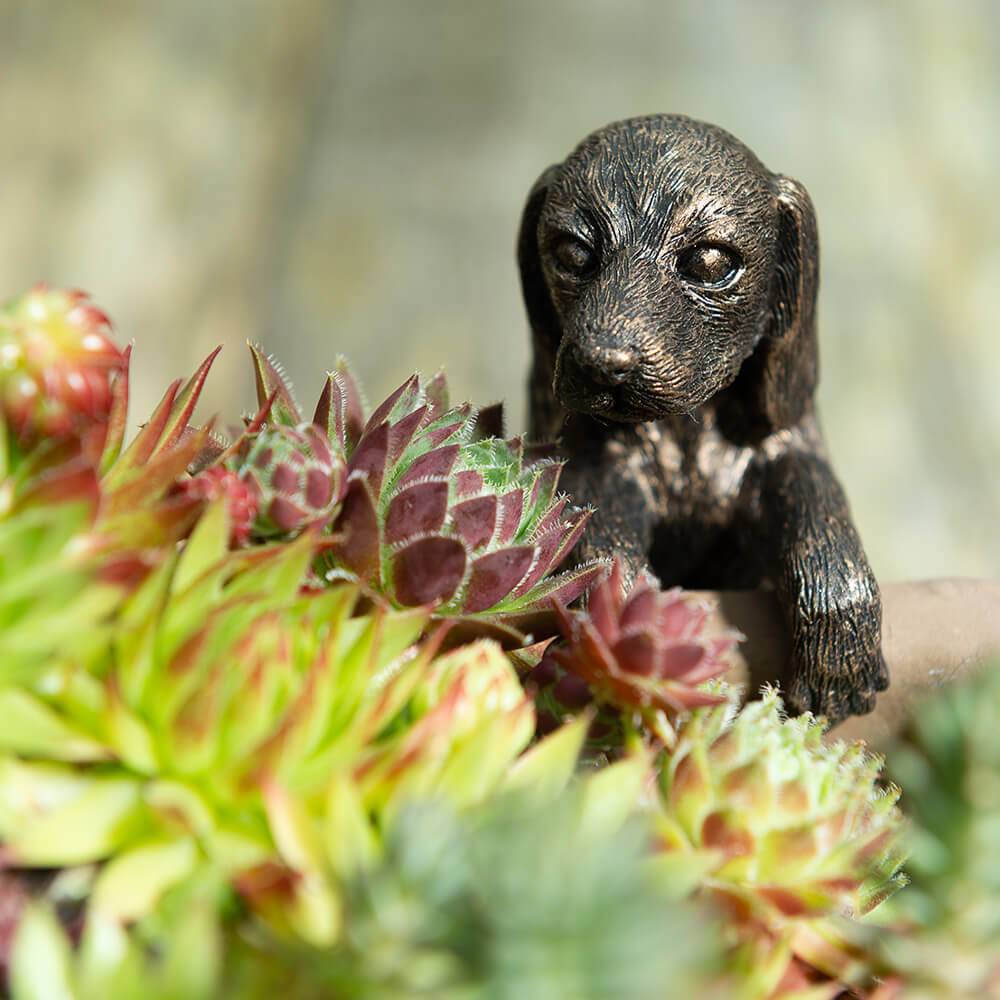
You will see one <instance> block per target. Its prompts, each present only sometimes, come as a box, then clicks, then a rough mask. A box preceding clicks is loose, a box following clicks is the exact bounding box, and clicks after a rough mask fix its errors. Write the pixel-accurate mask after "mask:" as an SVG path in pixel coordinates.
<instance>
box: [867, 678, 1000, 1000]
mask: <svg viewBox="0 0 1000 1000" xmlns="http://www.w3.org/2000/svg"><path fill="white" fill-rule="evenodd" d="M998 728H1000V670H998V669H997V666H996V665H995V664H993V665H988V666H986V667H984V668H983V670H982V671H981V672H980V673H979V675H978V676H976V677H974V678H969V679H968V680H966V681H964V682H963V683H961V684H955V685H953V686H949V687H948V688H941V689H939V690H936V691H935V692H934V696H933V698H929V699H927V700H926V701H925V702H924V703H923V704H921V705H920V706H919V707H918V708H917V710H916V712H915V714H914V717H913V719H912V720H911V722H910V723H909V725H908V726H907V729H906V730H905V731H904V733H903V735H902V736H901V738H900V739H898V740H897V741H896V742H895V743H894V744H893V745H892V746H890V747H888V748H887V763H888V771H889V774H890V775H891V776H892V777H893V779H894V780H896V781H898V782H900V784H901V785H902V787H903V789H904V795H903V800H902V803H903V806H904V810H905V811H906V813H907V814H908V816H909V817H910V818H911V819H912V821H913V826H914V829H913V832H912V835H911V837H910V847H911V855H910V859H909V861H908V862H907V869H908V871H909V873H910V874H911V876H912V884H911V885H910V886H909V887H908V888H907V890H906V892H904V893H900V894H899V896H898V897H894V898H893V900H892V901H891V915H890V918H889V920H888V926H889V929H890V930H891V931H892V933H887V934H886V935H885V936H884V938H883V942H882V944H883V952H884V956H885V959H886V961H887V962H888V963H889V965H890V967H892V968H894V969H895V970H896V972H897V974H898V975H899V976H900V977H901V978H902V980H903V981H904V982H905V983H906V988H905V989H904V990H902V992H901V995H902V996H903V997H909V998H913V1000H944V998H945V997H948V998H955V1000H972V998H973V997H977V998H978V997H982V998H995V997H1000V865H998V864H997V859H996V858H997V855H996V844H997V838H998V834H1000V783H998V775H1000V742H998V740H997V730H998Z"/></svg>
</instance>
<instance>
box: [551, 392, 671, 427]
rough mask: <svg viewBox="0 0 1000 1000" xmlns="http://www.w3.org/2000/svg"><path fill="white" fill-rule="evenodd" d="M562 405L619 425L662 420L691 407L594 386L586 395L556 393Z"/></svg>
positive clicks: (573, 410)
mask: <svg viewBox="0 0 1000 1000" xmlns="http://www.w3.org/2000/svg"><path fill="white" fill-rule="evenodd" d="M556 398H557V399H558V401H559V403H560V405H562V406H563V407H564V408H565V409H567V410H571V411H572V412H574V413H583V414H585V415H586V416H588V417H593V418H594V419H596V420H607V421H610V422H611V423H616V424H641V423H645V422H646V421H649V420H659V419H660V418H661V417H666V416H668V415H670V414H672V413H683V412H685V411H686V410H687V409H690V407H686V406H678V407H673V406H670V405H669V403H665V402H664V401H659V400H657V401H654V400H651V399H646V398H638V399H636V398H631V397H630V396H629V395H625V394H622V393H620V392H615V391H613V390H610V391H601V390H599V389H594V390H593V391H592V392H589V393H587V394H586V395H582V394H580V393H578V392H567V393H559V392H557V393H556Z"/></svg>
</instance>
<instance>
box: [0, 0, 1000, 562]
mask: <svg viewBox="0 0 1000 1000" xmlns="http://www.w3.org/2000/svg"><path fill="white" fill-rule="evenodd" d="M655 111H681V112H685V113H687V114H691V115H694V116H696V117H701V118H705V119H708V120H711V121H714V122H716V123H718V124H720V125H722V126H724V127H726V128H728V129H729V130H730V131H732V132H734V133H735V134H736V135H738V136H739V137H740V138H742V139H743V140H744V141H746V142H747V143H748V144H749V145H750V146H751V147H752V148H753V149H754V150H756V151H757V153H758V154H759V155H760V157H761V158H762V159H763V160H764V162H765V163H767V164H768V165H769V166H770V167H771V168H772V169H775V170H780V171H782V172H784V173H788V174H791V175H793V176H795V177H798V178H799V179H800V180H802V181H803V182H804V183H805V184H806V186H807V187H808V188H809V190H810V192H811V194H812V196H813V199H814V201H815V203H816V206H817V210H818V214H819V222H820V233H821V240H822V246H823V267H822V291H821V299H820V321H821V343H822V362H823V375H822V383H821V393H820V402H821V409H822V415H823V418H824V422H825V426H826V431H827V436H828V438H829V441H830V446H831V450H832V452H833V456H834V459H835V462H836V465H837V467H838V469H839V471H840V473H841V476H842V478H843V480H844V481H845V484H846V486H847V490H848V493H849V495H850V497H851V500H852V504H853V507H854V510H855V515H856V518H857V521H858V523H859V526H860V529H861V533H862V536H863V538H864V540H865V542H866V545H867V548H868V550H869V554H870V556H871V558H872V562H873V564H874V566H875V569H876V572H877V573H878V574H879V575H880V576H881V577H883V578H884V579H896V578H902V577H925V576H932V575H955V574H977V575H987V576H996V575H997V574H998V569H1000V536H998V533H997V531H996V529H995V525H996V520H997V513H998V511H1000V473H998V471H997V456H998V453H1000V391H998V374H1000V373H998V367H1000V323H998V320H997V314H998V304H1000V303H998V300H1000V291H998V287H1000V235H998V234H1000V199H998V198H997V197H996V184H997V177H998V166H997V165H998V163H1000V4H997V3H996V2H995V0H951V2H949V3H947V4H944V3H939V2H936V0H913V2H905V0H896V2H891V0H886V2H881V3H870V2H866V0H837V2H830V3H826V2H823V3H819V2H817V3H804V2H802V0H757V2H754V3H743V2H738V0H731V2H723V0H679V2H666V0H662V2H654V0H605V2H600V0H507V2H495V3H487V2H476V0H339V2H338V0H282V2H280V3H276V2H273V0H242V2H235V0H234V2H225V0H219V2H214V3H205V2H204V0H163V2H159V3H133V2H130V0H64V2H56V0H0V137H2V141H0V297H2V298H6V297H8V296H11V295H14V294H16V293H18V292H19V291H20V290H22V289H23V288H25V287H27V286H28V285H30V284H32V283H33V282H34V281H36V280H37V279H39V278H44V279H47V280H48V281H49V282H50V283H52V284H56V285H62V284H69V285H74V286H78V287H82V288H85V289H87V290H89V291H90V292H92V293H93V295H94V297H95V299H96V300H97V302H98V303H100V304H101V305H102V306H103V307H104V308H105V309H106V310H107V311H108V312H109V313H110V314H111V315H112V317H113V319H114V320H115V323H116V325H117V328H118V331H119V334H120V336H121V337H122V338H123V339H134V340H135V342H136V351H135V357H134V370H135V375H136V387H137V393H136V404H135V408H134V409H133V418H134V421H136V422H137V421H138V420H140V419H141V418H142V417H143V416H144V415H146V414H148V413H149V411H150V408H151V407H152V405H153V404H154V402H155V398H156V397H157V396H158V395H159V393H160V392H161V391H162V389H163V388H164V387H165V385H166V383H167V381H168V380H169V379H172V378H174V377H177V376H180V375H186V374H188V373H189V372H190V371H191V370H192V369H193V368H194V367H195V365H196V364H197V363H198V362H199V361H200V360H201V359H202V357H203V356H204V355H205V354H206V353H207V352H208V350H209V349H210V348H211V347H213V346H215V345H216V344H219V343H221V344H224V345H225V350H224V352H223V354H222V357H221V358H220V360H219V361H218V362H217V365H216V370H215V372H214V375H213V378H212V380H211V382H210V387H209V392H208V394H207V397H206V409H207V410H209V411H218V412H220V413H222V414H224V415H225V416H226V418H227V419H228V421H229V422H235V421H236V420H237V418H238V417H239V415H240V413H241V412H243V411H244V410H247V409H249V408H250V406H251V403H252V384H251V378H250V369H249V364H248V359H247V354H246V349H245V346H244V344H245V341H246V340H247V339H253V340H258V341H260V342H262V343H263V344H264V345H265V346H266V348H267V349H268V350H270V351H272V352H274V353H276V354H277V355H278V356H279V357H280V358H281V359H283V360H284V362H285V366H286V368H287V370H288V372H289V374H290V375H291V377H292V378H293V380H294V382H295V384H296V386H297V387H298V395H299V397H300V399H301V401H302V402H303V405H307V404H308V405H311V403H312V400H313V399H314V397H315V396H316V394H318V392H319V389H320V386H321V383H322V378H323V372H324V370H325V369H326V368H328V367H331V366H332V365H333V363H334V360H335V358H336V356H337V355H338V354H340V353H343V354H346V355H347V356H348V357H349V358H350V359H351V360H352V362H353V364H354V367H355V369H356V370H357V371H358V373H359V374H360V376H361V379H362V381H363V382H364V384H365V385H366V387H367V390H368V395H369V398H370V399H372V400H377V399H378V398H381V396H382V395H383V394H385V393H386V392H388V391H389V390H390V389H391V388H393V387H394V386H395V385H396V384H397V383H398V382H400V381H402V379H403V378H404V377H405V376H406V375H408V374H409V373H410V372H411V370H413V369H415V368H420V369H423V370H424V371H427V372H430V371H433V370H435V369H437V368H438V367H439V366H441V365H445V366H446V368H447V370H448V373H449V378H450V381H451V384H452V387H453V396H455V397H458V398H471V399H473V400H474V401H476V402H479V403H485V402H489V401H491V400H495V399H498V398H503V399H505V400H506V401H507V404H508V429H509V430H510V431H512V432H513V431H517V430H520V429H521V427H522V426H523V417H524V404H523V384H524V378H525V372H526V369H527V364H528V340H527V334H526V325H525V321H524V317H523V313H522V308H521V302H520V291H519V286H518V280H517V274H516V270H515V265H514V256H513V243H514V234H515V231H516V228H517V224H518V220H519V215H520V211H521V206H522V203H523V200H524V196H525V194H526V193H527V191H528V189H529V187H530V186H531V184H532V183H533V181H534V180H535V178H536V176H537V175H538V174H539V173H540V172H541V170H542V169H543V168H544V167H545V166H546V165H548V164H549V163H551V162H554V161H556V160H559V159H561V158H562V157H563V156H564V155H565V154H566V153H567V152H568V151H569V149H570V148H571V147H572V146H573V145H575V143H576V142H577V140H579V139H580V138H581V137H582V136H583V135H584V134H586V133H587V132H589V131H591V130H592V129H594V128H596V127H598V126H600V125H602V124H604V123H606V122H608V121H611V120H613V119H616V118H622V117H627V116H630V115H634V114H640V113H647V112H655Z"/></svg>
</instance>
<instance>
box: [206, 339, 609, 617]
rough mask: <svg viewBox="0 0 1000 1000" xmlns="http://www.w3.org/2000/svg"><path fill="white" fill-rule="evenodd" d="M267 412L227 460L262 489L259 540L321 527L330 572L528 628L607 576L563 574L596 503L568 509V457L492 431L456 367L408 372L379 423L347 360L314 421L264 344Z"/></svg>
mask: <svg viewBox="0 0 1000 1000" xmlns="http://www.w3.org/2000/svg"><path fill="white" fill-rule="evenodd" d="M253 359H254V366H255V371H256V376H257V379H256V381H257V395H258V402H259V404H260V410H259V412H258V414H257V416H256V417H255V418H254V419H253V420H252V421H250V422H249V424H248V426H247V428H246V430H245V431H244V432H243V434H242V435H241V436H240V437H239V438H238V440H237V441H236V443H235V444H234V445H233V446H231V447H230V448H229V449H228V451H227V452H226V453H225V455H224V456H223V457H222V461H223V462H224V463H225V464H226V467H227V468H230V469H231V470H232V471H233V472H235V473H236V475H237V476H238V477H239V478H240V479H241V480H242V481H243V482H244V483H246V484H247V486H248V487H249V488H250V489H251V490H252V492H253V494H254V496H255V497H256V499H257V502H258V513H257V516H256V519H255V521H254V522H253V526H252V528H251V534H252V535H253V536H254V537H256V538H261V539H273V538H281V537H289V536H291V535H294V534H295V533H297V532H299V531H302V530H304V529H306V528H310V527H316V528H318V529H320V530H321V531H324V532H325V533H326V534H327V535H328V538H327V539H326V540H325V541H324V544H323V554H322V558H321V560H320V564H319V568H320V570H321V572H322V575H323V576H324V577H325V578H326V579H328V580H337V579H343V578H347V579H352V580H356V581H360V582H362V583H364V584H366V585H367V586H368V587H369V588H371V589H372V590H374V591H376V592H377V593H379V594H381V595H382V596H384V597H385V598H386V599H387V600H389V601H390V602H391V603H392V604H393V605H394V606H395V607H399V608H403V607H416V606H421V605H428V606H432V607H433V609H434V614H435V616H436V617H440V618H453V619H461V620H474V621H478V622H480V623H481V624H486V623H492V624H493V625H495V626H499V627H500V628H503V627H504V626H507V627H508V628H509V629H521V630H528V629H531V628H532V627H534V626H535V625H536V624H537V623H538V622H539V620H542V619H545V618H548V617H550V616H551V606H550V602H551V600H552V599H553V598H558V599H560V600H562V601H566V602H569V601H572V600H573V599H575V598H576V597H579V596H580V594H582V593H583V591H584V590H585V589H586V587H587V584H588V583H589V582H590V581H591V580H592V579H594V577H595V576H596V575H597V574H598V572H599V568H598V567H596V566H583V567H579V568H577V569H576V570H574V571H571V572H568V573H565V574H563V575H562V576H559V577H553V576H552V572H553V570H554V569H555V568H556V567H557V566H558V565H559V563H560V562H561V561H562V560H563V559H564V558H565V557H566V556H567V555H568V554H569V551H570V549H572V547H573V545H574V544H575V543H576V540H577V539H578V538H579V536H580V534H581V532H582V531H583V528H584V524H585V522H586V519H587V516H588V515H587V512H585V511H572V512H567V503H568V501H567V499H566V498H565V497H559V496H558V495H557V493H556V487H557V484H558V480H559V471H560V466H559V464H558V463H555V462H551V461H544V460H541V461H530V460H526V455H525V449H524V445H523V443H522V442H521V441H520V440H519V439H516V438H515V439H512V440H509V441H504V440H501V439H499V438H485V439H484V438H483V437H482V436H481V433H480V424H479V422H478V421H477V414H476V412H475V411H474V410H473V408H472V407H471V406H470V405H469V404H468V403H466V404H463V405H462V406H458V407H450V406H449V403H448V391H447V385H446V383H445V380H444V377H443V375H441V374H439V375H437V376H435V377H434V378H433V379H430V380H427V381H424V380H422V379H420V378H419V377H418V376H416V375H414V376H412V377H411V378H409V379H407V381H406V382H405V383H403V385H401V386H400V387H399V388H398V389H397V390H396V391H395V392H393V393H392V394H391V395H390V396H389V397H388V398H387V399H386V400H385V401H384V402H383V403H382V404H381V405H379V406H378V407H376V409H375V411H374V412H373V413H372V414H371V416H370V417H369V418H368V420H367V421H364V420H363V418H362V406H361V401H360V394H359V392H358V389H357V385H356V383H355V381H354V379H353V378H352V376H351V374H350V372H349V370H348V369H347V366H346V365H345V364H344V363H343V362H340V363H339V364H338V366H337V369H336V370H335V371H334V372H332V373H331V374H330V375H329V376H328V377H327V382H326V385H325V386H324V389H323V392H322V394H321V396H320V399H319V402H318V404H317V406H316V410H315V412H314V414H313V418H312V421H311V422H307V421H305V420H304V418H303V416H302V414H301V412H300V411H299V409H298V407H297V405H296V403H295V401H294V398H293V396H292V392H291V388H290V386H289V385H288V383H287V380H286V379H285V378H284V376H283V374H282V372H281V370H280V369H279V368H278V367H277V366H276V365H275V364H274V363H273V362H272V361H270V360H269V359H268V358H265V357H264V356H263V355H262V354H261V353H260V351H259V350H257V349H256V348H255V349H253Z"/></svg>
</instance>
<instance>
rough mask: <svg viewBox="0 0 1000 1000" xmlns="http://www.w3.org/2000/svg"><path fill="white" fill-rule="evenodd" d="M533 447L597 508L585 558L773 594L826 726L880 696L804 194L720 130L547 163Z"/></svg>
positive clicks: (618, 145) (608, 138)
mask: <svg viewBox="0 0 1000 1000" xmlns="http://www.w3.org/2000/svg"><path fill="white" fill-rule="evenodd" d="M518 255H519V263H520V267H521V277H522V284H523V290H524V297H525V303H526V305H527V309H528V314H529V318H530V320H531V324H532V331H533V340H534V343H533V347H534V365H533V368H532V375H531V405H530V410H531V433H532V434H533V436H535V437H536V438H554V437H558V438H559V439H560V443H561V449H562V451H563V453H564V456H565V458H566V459H567V465H566V470H565V472H564V474H563V484H564V485H565V486H566V488H567V489H568V490H569V491H570V492H571V493H572V495H573V496H574V497H575V498H576V499H577V500H579V501H582V502H588V503H592V504H594V505H595V506H596V508H597V512H596V514H595V515H594V517H593V518H592V520H591V524H590V527H589V528H588V533H587V535H586V536H585V538H584V540H583V542H582V543H581V548H580V550H579V552H578V556H579V557H581V558H587V557H592V556H603V557H608V556H611V555H614V554H617V555H619V556H620V557H621V558H622V559H623V560H624V561H625V563H626V566H627V568H628V570H629V571H630V573H632V574H634V573H636V572H638V571H639V570H640V569H641V568H645V567H649V568H651V569H652V570H653V572H654V573H656V575H657V576H658V577H659V578H660V579H661V581H662V582H663V583H664V584H666V585H681V586H686V587H693V588H694V587H697V588H721V589H726V588H741V587H755V586H761V585H763V586H773V587H774V589H775V590H776V592H777V596H778V600H779V602H780V604H781V606H782V609H783V611H784V613H785V617H786V619H787V621H788V624H789V629H790V633H791V638H792V649H793V661H794V662H793V664H792V671H791V675H790V677H789V678H788V683H787V691H786V697H787V699H788V700H789V702H790V704H791V705H792V706H793V707H794V708H797V709H800V710H806V709H811V710H813V711H816V712H822V713H823V714H826V715H827V716H828V717H829V718H831V719H832V720H834V721H835V720H837V719H840V718H843V717H844V716H846V715H848V714H850V713H852V712H865V711H869V710H870V709H871V708H872V706H873V704H874V696H875V692H876V691H878V690H883V689H884V688H885V687H886V686H887V685H888V676H887V674H886V670H885V665H884V661H883V660H882V656H881V648H880V646H881V603H880V599H879V593H878V587H877V584H876V582H875V579H874V577H873V575H872V573H871V570H870V568H869V566H868V563H867V560H866V558H865V555H864V551H863V549H862V547H861V543H860V540H859V539H858V535H857V532H856V531H855V529H854V527H853V525H852V523H851V519H850V515H849V512H848V508H847V502H846V500H845V498H844V495H843V491H842V490H841V488H840V486H839V484H838V482H837V480H836V477H835V476H834V474H833V472H832V470H831V468H830V466H829V463H828V461H827V458H826V455H825V452H824V448H823V442H822V436H821V433H820V429H819V425H818V422H817V419H816V414H815V410H814V405H813V395H814V391H815V385H816V377H817V348H816V332H815V319H814V312H815V299H816V291H817V281H818V246H817V238H816V226H815V218H814V213H813V209H812V204H811V202H810V200H809V196H808V194H806V192H805V190H804V189H803V188H802V186H801V185H799V184H798V183H797V182H796V181H794V180H791V179H790V178H787V177H784V176H782V175H777V174H772V173H771V172H770V171H768V170H767V169H766V168H765V167H764V166H763V165H762V164H761V163H760V161H759V160H758V159H757V158H756V157H755V156H754V154H753V153H752V152H751V151H750V150H749V149H747V148H746V147H745V146H743V145H742V144H741V143H739V142H738V141H737V140H736V139H734V138H733V137H732V136H731V135H729V134H728V133H726V132H724V131H723V130H721V129H719V128H716V127H715V126H712V125H707V124H705V123H702V122H697V121H694V120H692V119H689V118H685V117H681V116H667V115H662V116H652V117H647V118H637V119H630V120H628V121H625V122H618V123H615V124H613V125H610V126H608V127H607V128H605V129H602V130H600V131H599V132H596V133H594V134H593V135H591V136H589V137H588V138H587V139H585V140H584V141H583V142H582V143H581V144H580V145H579V146H578V147H577V149H576V150H574V152H573V153H572V154H571V155H570V156H569V158H568V159H567V160H566V161H565V162H564V163H562V164H560V165H557V166H555V167H551V168H549V170H547V171H546V172H545V173H544V174H543V175H542V177H541V178H540V179H539V181H538V183H537V184H536V185H535V188H534V189H533V191H532V193H531V195H530V196H529V199H528V204H527V206H526V208H525V213H524V219H523V220H522V226H521V233H520V237H519V243H518Z"/></svg>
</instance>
